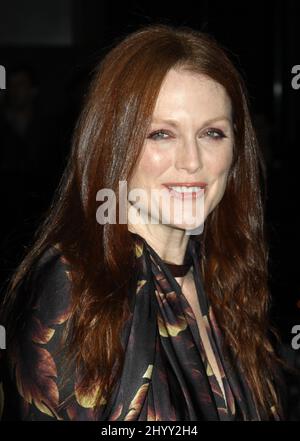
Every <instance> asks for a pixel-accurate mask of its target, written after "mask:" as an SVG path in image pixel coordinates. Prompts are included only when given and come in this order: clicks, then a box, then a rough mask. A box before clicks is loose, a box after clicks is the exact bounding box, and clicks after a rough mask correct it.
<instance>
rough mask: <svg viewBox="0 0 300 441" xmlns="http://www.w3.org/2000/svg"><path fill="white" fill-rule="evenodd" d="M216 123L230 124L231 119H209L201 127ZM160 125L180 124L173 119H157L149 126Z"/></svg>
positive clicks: (221, 117)
mask: <svg viewBox="0 0 300 441" xmlns="http://www.w3.org/2000/svg"><path fill="white" fill-rule="evenodd" d="M217 121H227V122H229V123H230V124H231V123H232V120H231V118H228V116H217V117H216V118H211V119H208V120H206V121H204V123H203V125H209V124H212V123H215V122H217ZM160 123H166V124H170V125H171V126H174V127H178V126H179V125H180V124H179V122H178V121H176V120H175V119H159V118H157V119H156V118H153V119H152V120H151V124H160Z"/></svg>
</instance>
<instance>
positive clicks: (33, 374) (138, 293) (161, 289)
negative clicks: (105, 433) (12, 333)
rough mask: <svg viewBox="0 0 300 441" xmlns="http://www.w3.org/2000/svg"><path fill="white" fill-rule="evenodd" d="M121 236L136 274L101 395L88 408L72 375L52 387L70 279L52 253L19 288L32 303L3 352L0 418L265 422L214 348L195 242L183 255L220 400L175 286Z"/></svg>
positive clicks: (238, 373)
mask: <svg viewBox="0 0 300 441" xmlns="http://www.w3.org/2000/svg"><path fill="white" fill-rule="evenodd" d="M131 234H132V238H133V240H134V241H135V246H134V250H135V251H134V252H135V258H136V268H135V269H134V271H135V272H134V273H133V279H132V281H133V283H132V288H131V289H129V292H128V295H129V304H130V315H129V317H128V319H127V321H126V322H125V323H124V327H123V330H122V335H121V342H122V345H123V347H124V350H125V358H124V364H123V367H122V372H121V375H120V377H119V379H118V382H117V383H116V385H115V387H114V390H113V393H112V395H111V397H110V399H109V400H108V401H106V400H105V399H104V400H103V404H102V405H101V406H100V409H97V411H96V412H93V411H94V404H95V402H94V400H93V396H91V394H89V395H87V396H84V395H83V394H82V392H79V391H78V390H77V388H76V385H77V382H78V378H77V377H76V375H77V371H76V369H74V370H73V371H72V372H73V374H72V375H73V376H72V375H71V377H70V378H69V381H68V386H67V387H61V386H60V381H59V380H60V378H59V377H60V375H62V371H63V367H62V363H61V360H62V359H63V358H64V354H63V353H60V355H57V351H56V349H57V347H56V346H57V341H59V339H60V336H61V335H62V333H63V331H64V329H65V327H66V326H67V324H68V320H69V315H70V296H69V283H70V281H69V278H68V271H69V267H68V263H67V262H66V261H65V260H64V258H63V256H62V255H60V253H59V251H58V250H57V249H56V248H54V247H53V248H52V249H51V250H50V251H49V252H48V254H47V255H46V256H44V258H43V263H42V264H41V265H40V267H39V271H37V272H36V274H38V277H37V276H36V277H35V279H34V280H35V285H34V287H33V286H31V285H29V289H32V290H33V291H34V292H35V296H36V301H35V303H33V307H32V308H31V311H30V313H29V314H28V319H27V321H26V324H25V325H24V327H23V328H24V333H23V334H22V336H20V339H19V348H17V349H16V350H14V351H13V352H12V353H10V356H9V357H10V358H9V363H8V364H9V369H8V370H5V369H4V370H3V372H4V374H3V375H2V384H1V383H0V401H1V395H2V408H3V411H2V412H3V419H22V420H53V419H60V420H95V419H96V420H108V421H117V420H119V421H131V420H144V421H146V420H148V421H151V420H152V421H157V420H160V421H161V420H163V421H180V420H182V421H189V420H193V421H197V420H222V421H228V420H253V421H254V420H260V419H267V418H265V415H260V414H259V413H258V410H257V408H256V406H255V402H254V400H253V396H252V393H251V390H250V388H249V386H248V385H247V383H246V381H245V376H244V375H243V372H242V369H241V368H240V367H239V366H238V364H237V363H234V361H233V359H232V357H231V356H230V354H229V353H227V352H225V351H224V349H223V347H222V341H223V340H222V332H221V331H220V328H219V327H218V324H217V322H216V318H215V315H214V312H213V308H212V305H211V304H210V303H209V299H208V297H207V296H206V293H205V292H204V289H203V285H202V281H201V274H200V264H199V262H200V260H199V259H200V248H199V244H198V242H197V241H196V240H194V239H193V238H192V237H190V239H189V242H188V247H187V251H186V252H187V253H190V254H191V256H192V261H193V268H192V269H193V274H194V280H195V285H196V291H197V297H198V301H199V305H200V309H201V312H202V316H203V322H204V324H205V328H206V331H207V334H208V337H209V341H210V345H211V348H212V350H213V352H214V355H215V358H216V361H217V365H218V369H219V372H220V375H221V379H222V382H223V389H224V392H225V398H226V401H225V398H224V395H223V392H222V389H221V388H220V385H219V383H218V380H217V378H216V375H215V372H214V371H213V369H212V366H211V365H210V363H209V361H208V358H207V354H206V351H205V347H204V346H203V342H202V339H201V336H200V334H199V330H198V325H197V321H196V318H195V315H194V313H193V310H192V308H191V306H190V304H189V302H188V301H187V299H186V297H185V296H184V294H183V292H182V291H181V288H180V286H179V284H178V283H177V281H176V279H175V278H174V277H173V276H172V274H171V273H170V270H169V269H168V267H167V265H166V263H164V261H163V260H162V259H161V258H160V257H159V256H158V254H157V253H156V252H155V251H154V249H153V248H152V247H151V246H150V245H149V244H148V243H147V242H146V240H145V239H144V238H143V237H141V236H139V235H138V234H134V233H131ZM27 289H28V287H27ZM3 403H4V404H3ZM12 403H14V404H12ZM0 409H1V406H0ZM270 414H271V415H272V418H273V419H274V420H279V419H280V416H279V413H278V409H277V407H276V405H275V404H274V403H270Z"/></svg>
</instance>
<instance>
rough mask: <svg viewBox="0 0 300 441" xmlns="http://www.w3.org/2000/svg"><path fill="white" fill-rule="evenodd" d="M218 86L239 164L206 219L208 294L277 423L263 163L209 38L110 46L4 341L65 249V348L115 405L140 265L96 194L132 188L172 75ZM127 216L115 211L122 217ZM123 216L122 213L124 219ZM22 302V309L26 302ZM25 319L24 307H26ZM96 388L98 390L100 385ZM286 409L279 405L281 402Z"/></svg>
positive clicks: (228, 72) (165, 29) (233, 74)
mask: <svg viewBox="0 0 300 441" xmlns="http://www.w3.org/2000/svg"><path fill="white" fill-rule="evenodd" d="M172 68H174V69H185V70H188V71H191V72H198V73H200V74H204V75H207V76H208V77H210V78H211V79H213V80H215V81H217V82H218V83H220V84H221V85H222V86H223V87H224V88H225V90H226V91H227V94H228V96H229V97H230V100H231V103H232V109H233V122H234V147H233V162H232V165H231V169H230V172H229V175H228V181H227V187H226V190H225V193H224V196H223V198H222V200H221V201H220V203H219V204H218V205H217V207H216V208H215V209H214V210H213V211H212V212H211V213H210V214H209V216H208V217H207V219H206V222H205V226H204V231H203V234H202V235H200V236H196V237H195V240H199V241H200V242H201V250H202V259H201V273H202V277H203V282H204V288H205V290H206V292H207V295H208V296H209V298H210V301H211V303H212V305H213V308H214V311H215V314H216V317H217V320H218V323H219V325H220V327H221V329H222V331H223V333H224V344H226V345H227V346H228V348H230V351H231V353H232V354H233V357H234V358H235V360H236V361H238V362H239V363H240V365H241V367H242V369H243V371H244V375H245V377H246V379H247V381H248V383H249V385H250V387H251V389H252V391H253V396H254V398H255V400H256V403H257V405H258V406H259V408H260V409H261V410H262V411H263V412H267V413H269V405H270V400H271V399H275V400H276V395H278V394H277V392H276V390H275V388H274V387H273V382H274V380H275V377H276V366H278V364H279V363H280V360H279V359H278V358H277V355H276V353H275V351H274V349H273V346H272V344H271V343H270V341H271V332H272V335H275V336H276V338H278V335H277V333H276V331H275V330H273V328H272V327H271V326H270V322H269V306H270V293H269V289H268V270H267V264H268V247H267V241H266V238H265V227H264V195H263V192H262V188H263V187H262V184H263V178H264V177H265V170H264V162H263V158H262V154H261V151H260V149H259V147H258V143H257V139H256V136H255V132H254V129H253V126H252V123H251V118H250V114H249V105H248V98H247V92H246V89H245V85H244V82H243V79H242V77H241V75H240V74H239V72H238V71H237V69H236V68H235V67H234V65H233V63H232V61H231V60H230V56H229V55H228V54H227V53H226V51H225V50H224V49H223V48H221V47H220V45H219V44H217V43H216V42H215V40H214V39H213V38H212V37H211V36H208V35H206V34H205V33H202V32H199V31H196V30H193V29H190V28H188V27H185V26H181V27H172V26H170V25H166V24H154V25H148V26H145V27H142V28H140V29H138V30H137V31H135V32H133V33H131V34H129V35H127V36H125V37H122V38H121V39H118V40H117V41H115V42H114V44H113V47H112V48H109V51H107V53H106V54H105V55H104V56H103V58H102V59H101V61H100V63H99V64H98V65H97V66H96V68H95V71H94V72H93V78H92V81H91V83H90V87H89V89H88V91H87V94H86V96H85V100H84V105H83V109H82V112H81V114H80V117H79V119H78V121H77V124H76V127H75V130H74V135H73V140H72V148H71V152H70V155H69V158H68V164H67V166H66V169H65V172H64V174H63V176H62V179H61V182H60V184H59V186H58V188H57V190H56V193H55V196H54V199H53V202H52V204H51V206H50V207H49V210H48V212H47V213H46V216H45V219H44V220H43V222H42V223H41V225H40V227H39V229H38V230H37V232H36V235H35V237H34V241H33V244H32V245H31V246H30V247H28V248H29V249H28V250H27V252H26V253H25V256H24V258H23V260H22V262H21V264H20V265H19V267H18V268H17V270H16V271H15V273H14V274H13V277H12V278H11V281H10V284H9V288H8V291H7V296H6V300H5V303H4V315H3V316H5V317H6V318H5V321H6V323H7V329H8V338H11V339H12V340H13V338H14V336H15V335H16V334H17V332H18V327H19V326H20V323H21V322H22V314H24V312H23V310H22V307H21V306H22V305H24V304H25V303H26V302H29V299H27V300H26V299H22V300H21V299H19V298H18V296H17V287H18V286H19V284H20V283H21V282H22V280H23V279H24V278H25V276H26V275H28V274H29V273H30V270H31V268H32V266H33V264H34V262H36V261H37V260H38V259H39V258H40V256H41V255H42V253H43V252H44V251H45V250H46V248H47V247H48V246H51V245H53V244H59V246H60V248H61V250H62V252H63V254H64V256H65V258H66V259H67V260H68V261H69V263H70V264H71V267H72V306H73V308H72V313H71V318H70V320H69V322H70V325H69V326H68V329H67V335H66V341H67V342H68V349H69V355H70V360H71V359H72V360H74V361H75V363H76V365H77V367H78V368H80V369H81V373H82V382H81V387H82V388H84V389H85V390H88V389H89V388H93V387H94V385H95V384H97V385H99V387H98V395H97V400H96V402H97V404H98V405H100V402H101V397H102V396H103V395H106V396H109V395H110V393H111V391H112V388H113V385H114V384H115V382H116V380H117V378H118V375H119V374H120V372H121V368H122V363H123V360H124V353H123V348H122V345H121V343H120V332H121V329H122V325H123V323H124V320H125V319H126V318H127V315H128V312H129V308H128V301H127V296H126V292H127V290H128V289H129V288H130V286H131V285H130V283H131V275H132V270H133V265H134V259H133V244H132V239H131V237H130V234H129V232H128V228H127V224H119V223H116V224H105V225H100V224H99V223H98V222H97V221H96V216H95V214H96V210H97V202H96V194H97V191H98V190H99V189H101V188H110V189H112V190H113V191H114V192H115V194H116V195H117V197H116V199H117V203H118V195H119V181H120V180H125V181H129V180H130V177H131V175H132V172H133V170H134V166H135V164H136V163H137V161H138V158H139V154H140V152H141V149H142V146H143V143H144V140H145V138H146V134H147V130H148V129H149V126H150V122H151V117H152V114H153V111H154V107H155V103H156V99H157V96H158V93H159V91H160V87H161V85H162V82H163V80H164V78H165V76H166V74H167V73H168V71H169V70H170V69H172ZM118 209H119V207H118V205H117V210H118ZM117 212H118V211H117ZM24 302H25V303H24ZM23 309H24V308H23ZM95 382H96V383H95ZM277 398H278V397H277Z"/></svg>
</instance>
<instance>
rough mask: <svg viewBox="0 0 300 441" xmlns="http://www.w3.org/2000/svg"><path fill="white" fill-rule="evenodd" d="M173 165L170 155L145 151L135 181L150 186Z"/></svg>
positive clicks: (151, 150)
mask: <svg viewBox="0 0 300 441" xmlns="http://www.w3.org/2000/svg"><path fill="white" fill-rule="evenodd" d="M171 164H172V159H171V157H170V155H166V154H163V153H162V152H157V151H155V150H154V149H145V151H144V153H143V156H142V157H141V159H140V161H139V164H138V167H137V171H136V173H135V175H134V181H135V182H137V181H138V182H140V183H145V184H148V185H149V184H151V183H153V181H154V180H155V179H156V178H159V177H160V176H161V175H162V174H163V173H164V172H165V171H166V170H167V169H168V168H169V167H170V166H171ZM154 185H155V182H154ZM152 186H153V185H152Z"/></svg>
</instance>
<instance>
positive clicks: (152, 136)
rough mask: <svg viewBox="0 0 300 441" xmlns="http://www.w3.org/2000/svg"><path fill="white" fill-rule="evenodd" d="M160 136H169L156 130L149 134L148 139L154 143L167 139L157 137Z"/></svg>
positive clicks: (163, 131) (162, 131)
mask: <svg viewBox="0 0 300 441" xmlns="http://www.w3.org/2000/svg"><path fill="white" fill-rule="evenodd" d="M161 134H163V135H167V136H169V134H168V133H167V132H166V131H165V130H156V131H155V132H152V133H150V135H149V136H148V138H149V139H153V140H154V141H156V140H160V139H168V138H163V137H161V136H159V135H161Z"/></svg>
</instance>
